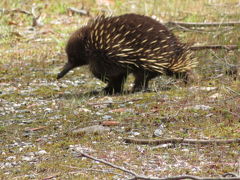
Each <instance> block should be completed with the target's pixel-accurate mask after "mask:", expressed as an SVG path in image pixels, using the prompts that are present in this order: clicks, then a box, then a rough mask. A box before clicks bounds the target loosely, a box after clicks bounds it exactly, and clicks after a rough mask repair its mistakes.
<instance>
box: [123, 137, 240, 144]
mask: <svg viewBox="0 0 240 180" xmlns="http://www.w3.org/2000/svg"><path fill="white" fill-rule="evenodd" d="M124 141H125V142H126V143H133V144H151V145H160V144H168V143H171V144H177V143H178V144H182V143H188V144H201V145H208V144H217V145H221V144H231V143H240V138H239V139H227V140H220V139H215V140H197V139H184V138H169V139H156V140H152V139H134V138H125V139H124Z"/></svg>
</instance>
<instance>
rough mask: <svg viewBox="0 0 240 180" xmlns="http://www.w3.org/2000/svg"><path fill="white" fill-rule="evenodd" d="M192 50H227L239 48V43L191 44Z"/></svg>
mask: <svg viewBox="0 0 240 180" xmlns="http://www.w3.org/2000/svg"><path fill="white" fill-rule="evenodd" d="M190 49H191V50H194V51H197V50H204V49H226V50H236V49H239V47H238V46H237V45H202V46H191V47H190Z"/></svg>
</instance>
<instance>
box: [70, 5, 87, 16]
mask: <svg viewBox="0 0 240 180" xmlns="http://www.w3.org/2000/svg"><path fill="white" fill-rule="evenodd" d="M68 11H70V12H73V13H77V14H80V15H85V16H89V12H88V11H86V10H84V9H76V8H74V7H70V8H68Z"/></svg>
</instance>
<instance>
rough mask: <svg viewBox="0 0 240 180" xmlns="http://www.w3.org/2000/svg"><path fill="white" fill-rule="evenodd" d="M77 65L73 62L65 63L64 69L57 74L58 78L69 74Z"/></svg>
mask: <svg viewBox="0 0 240 180" xmlns="http://www.w3.org/2000/svg"><path fill="white" fill-rule="evenodd" d="M74 67H75V66H74V65H73V64H71V63H67V64H65V65H64V67H63V70H62V71H61V72H60V73H59V74H58V75H57V79H60V78H62V77H63V76H64V75H65V74H67V73H68V72H69V71H70V70H72V69H73V68H74Z"/></svg>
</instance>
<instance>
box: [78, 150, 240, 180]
mask: <svg viewBox="0 0 240 180" xmlns="http://www.w3.org/2000/svg"><path fill="white" fill-rule="evenodd" d="M82 156H84V157H86V158H89V159H92V160H94V161H97V162H101V163H103V164H105V165H108V166H111V167H113V168H116V169H118V170H121V171H123V172H125V173H128V174H131V175H132V176H134V177H133V178H131V179H129V180H139V179H143V180H181V179H192V180H240V177H226V178H224V177H223V178H221V177H213V178H211V177H198V176H191V175H183V176H171V177H165V178H157V177H147V176H141V175H138V174H137V173H135V172H133V171H130V170H128V169H125V168H123V167H120V166H117V165H115V164H112V163H110V162H107V161H105V160H102V159H98V158H95V157H93V156H90V155H88V154H85V153H83V152H80V155H78V157H82Z"/></svg>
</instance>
